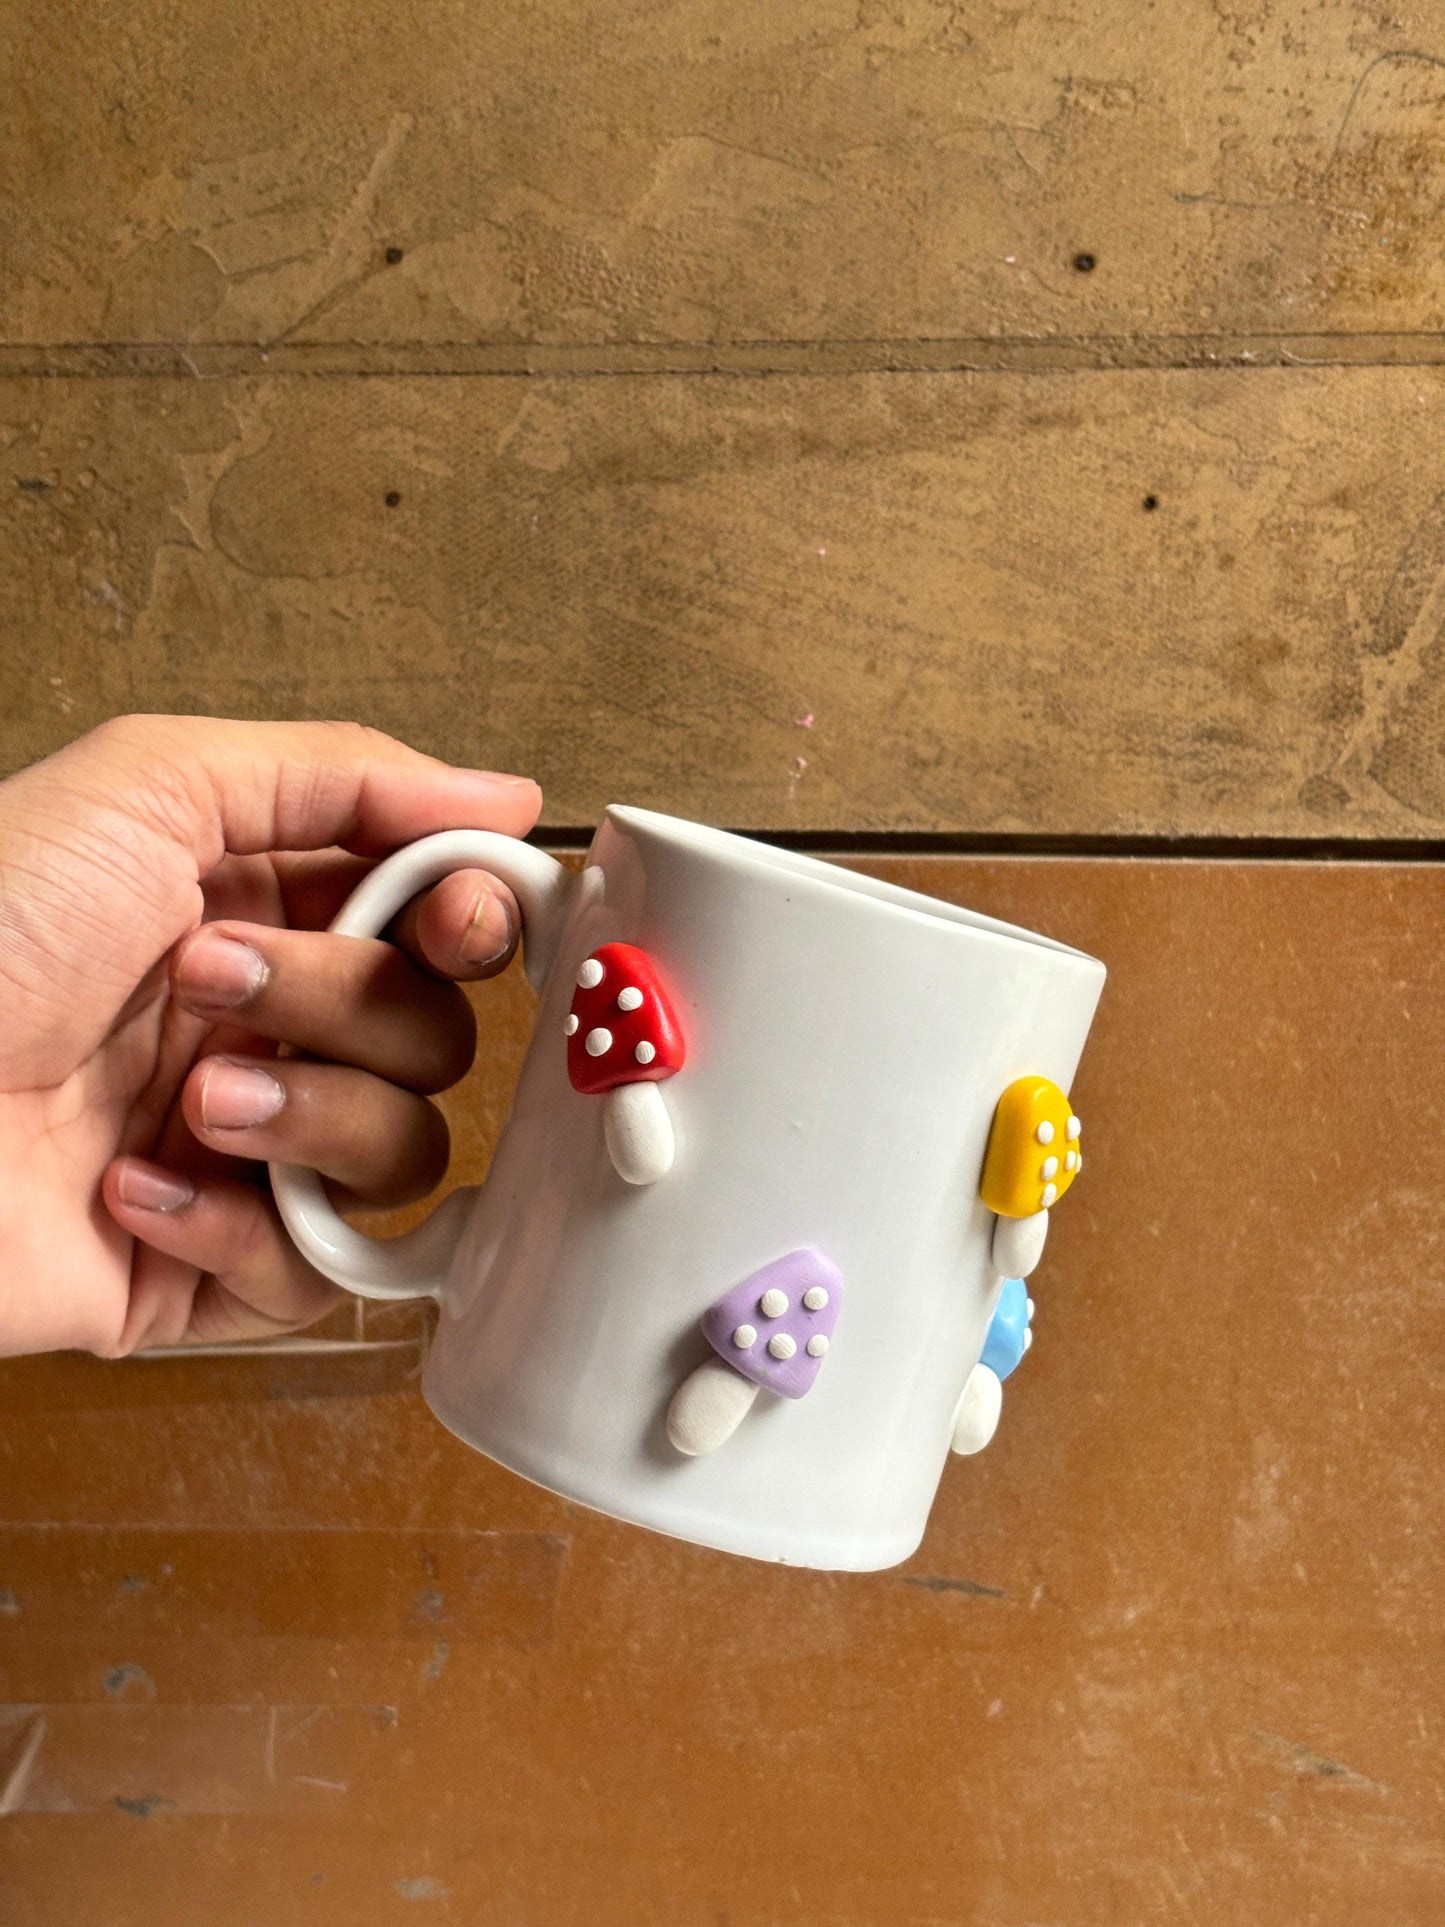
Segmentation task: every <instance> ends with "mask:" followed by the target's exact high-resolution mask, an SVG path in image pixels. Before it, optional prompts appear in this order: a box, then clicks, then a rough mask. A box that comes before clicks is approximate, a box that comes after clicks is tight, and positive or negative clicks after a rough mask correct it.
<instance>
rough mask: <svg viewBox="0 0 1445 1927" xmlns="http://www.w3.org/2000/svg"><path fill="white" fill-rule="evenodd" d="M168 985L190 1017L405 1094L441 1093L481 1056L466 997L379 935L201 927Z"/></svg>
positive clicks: (179, 949) (182, 947) (176, 959)
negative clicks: (328, 1062)
mask: <svg viewBox="0 0 1445 1927" xmlns="http://www.w3.org/2000/svg"><path fill="white" fill-rule="evenodd" d="M504 935H505V930H504ZM484 940H485V939H484ZM171 989H172V993H173V995H174V996H175V999H176V1001H177V1003H178V1004H180V1005H181V1006H182V1007H183V1008H184V1009H185V1010H188V1011H190V1012H191V1013H192V1014H193V1015H194V1016H197V1017H203V1018H205V1019H207V1020H208V1021H209V1022H211V1023H225V1024H229V1025H240V1026H244V1028H245V1029H246V1030H247V1031H249V1032H251V1033H252V1034H253V1035H255V1036H258V1037H269V1038H272V1039H274V1040H275V1041H277V1042H281V1043H286V1044H291V1045H294V1046H295V1047H296V1048H297V1049H298V1050H303V1051H309V1052H312V1053H314V1054H315V1055H316V1056H318V1057H327V1058H332V1059H334V1060H335V1061H337V1062H338V1063H343V1064H351V1065H353V1066H355V1067H356V1068H358V1069H360V1070H365V1071H370V1072H371V1073H372V1074H373V1075H374V1076H376V1077H384V1078H386V1079H388V1080H389V1081H390V1082H391V1083H394V1084H403V1085H405V1086H406V1087H407V1089H408V1090H413V1091H440V1090H445V1089H446V1088H447V1086H448V1085H449V1084H455V1083H456V1081H457V1079H458V1078H460V1077H465V1076H466V1074H467V1071H468V1070H469V1069H470V1067H471V1062H472V1057H473V1055H474V1054H475V1051H476V1042H477V1026H476V1018H475V1017H474V1016H473V1014H472V1007H471V1005H470V1004H469V1003H468V1002H467V999H466V997H465V996H464V994H463V993H462V992H461V991H460V990H458V988H457V987H456V985H455V984H449V983H443V982H442V981H441V980H440V979H439V978H437V977H436V976H434V975H433V974H432V973H431V972H430V971H426V970H423V969H421V968H420V967H419V966H418V965H417V964H414V963H413V962H412V961H411V959H410V958H409V957H406V956H404V955H403V954H402V952H401V951H400V950H399V949H398V948H397V947H396V945H395V944H389V943H383V942H382V941H381V939H380V938H378V937H335V936H330V935H328V934H327V933H326V932H324V931H317V930H276V929H272V928H269V927H268V926H267V925H265V924H250V923H205V924H202V925H201V927H200V929H199V930H197V931H195V932H194V933H193V934H192V935H191V936H189V937H187V938H185V939H184V940H183V941H182V942H181V943H180V944H178V945H177V946H176V950H175V952H174V954H173V957H172V962H171Z"/></svg>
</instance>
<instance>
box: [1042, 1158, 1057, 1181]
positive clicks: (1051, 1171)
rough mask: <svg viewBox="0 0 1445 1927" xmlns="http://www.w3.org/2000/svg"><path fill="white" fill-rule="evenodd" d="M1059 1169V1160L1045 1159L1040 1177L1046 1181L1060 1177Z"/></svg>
mask: <svg viewBox="0 0 1445 1927" xmlns="http://www.w3.org/2000/svg"><path fill="white" fill-rule="evenodd" d="M1058 1169H1059V1160H1058V1159H1057V1158H1045V1159H1044V1161H1043V1163H1042V1164H1041V1165H1040V1166H1039V1176H1040V1177H1041V1178H1045V1179H1047V1178H1052V1177H1056V1176H1057V1175H1058Z"/></svg>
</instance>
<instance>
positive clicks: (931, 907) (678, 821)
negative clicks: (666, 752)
mask: <svg viewBox="0 0 1445 1927" xmlns="http://www.w3.org/2000/svg"><path fill="white" fill-rule="evenodd" d="M604 819H605V820H606V821H608V822H611V823H614V824H616V826H617V827H618V828H619V829H622V830H625V831H628V832H634V833H637V832H640V833H641V834H643V835H648V836H651V837H653V838H655V839H656V840H657V841H658V842H660V843H665V844H670V845H672V846H674V847H682V848H686V849H689V850H693V851H696V852H697V853H699V854H701V855H703V856H711V857H714V858H718V859H722V858H725V859H727V860H728V861H729V862H730V863H733V864H741V865H742V866H743V867H744V868H747V869H751V870H753V871H755V872H759V873H771V874H777V873H780V872H781V873H782V874H784V875H786V876H789V877H791V878H793V879H796V880H797V881H798V882H800V883H803V884H806V885H810V886H811V887H812V888H814V889H816V890H821V891H826V892H827V893H828V894H829V895H832V896H845V897H850V898H852V899H853V901H854V902H856V903H858V904H859V905H860V906H862V905H868V904H871V905H872V906H873V907H874V908H876V909H879V910H891V911H894V912H896V913H897V914H899V915H902V916H910V917H917V918H919V919H921V920H923V921H925V922H927V923H928V924H930V925H933V926H934V927H937V926H940V925H941V926H943V927H944V928H951V929H954V930H958V931H960V932H966V933H967V934H969V935H971V936H975V937H994V938H997V939H999V940H1000V941H1002V942H1006V943H1024V944H1029V945H1031V946H1033V947H1034V948H1036V949H1040V950H1047V951H1050V952H1051V953H1052V954H1053V955H1055V956H1058V957H1066V958H1072V959H1073V960H1075V961H1076V962H1079V963H1086V964H1091V965H1093V966H1094V968H1095V969H1097V970H1100V971H1102V970H1103V969H1104V964H1103V962H1102V961H1101V959H1099V958H1098V957H1094V956H1091V955H1090V954H1089V952H1088V951H1087V950H1079V949H1077V948H1076V947H1075V946H1074V945H1073V944H1068V943H1062V942H1060V940H1059V939H1058V938H1057V937H1046V936H1044V935H1043V934H1042V933H1041V932H1039V931H1037V930H1027V929H1025V928H1024V926H1023V925H1022V924H1017V923H1006V922H1004V921H1003V919H1002V918H999V917H989V916H985V915H984V914H983V913H982V912H981V911H978V910H969V909H967V908H966V907H965V906H963V905H962V904H956V903H948V902H946V901H945V900H944V899H943V898H941V897H931V896H928V895H926V894H925V893H924V892H923V891H921V890H907V889H905V888H904V887H903V886H902V885H901V884H897V883H886V882H884V881H882V879H880V878H877V877H869V876H863V875H860V874H859V872H857V871H856V870H847V869H844V868H843V866H842V865H841V864H837V863H829V862H826V861H825V860H823V859H822V858H820V857H814V856H808V855H806V854H805V853H804V852H802V851H799V850H788V849H784V848H781V847H780V846H779V845H777V844H774V843H762V842H759V841H757V840H756V839H755V838H753V837H749V836H741V835H739V834H738V833H737V832H736V831H733V830H719V829H716V828H715V827H714V826H713V825H712V824H709V823H696V822H693V821H692V820H691V819H690V818H688V817H685V816H668V815H666V814H665V813H664V812H662V811H660V810H649V809H645V808H643V807H642V806H641V805H639V804H635V803H609V804H608V805H607V808H606V810H605V811H604Z"/></svg>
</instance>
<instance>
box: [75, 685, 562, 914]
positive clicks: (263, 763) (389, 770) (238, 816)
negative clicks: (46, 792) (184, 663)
mask: <svg viewBox="0 0 1445 1927" xmlns="http://www.w3.org/2000/svg"><path fill="white" fill-rule="evenodd" d="M81 756H85V757H91V758H96V759H100V761H101V762H103V764H104V767H99V766H93V767H92V770H91V771H89V772H87V773H88V774H91V775H92V776H93V777H95V778H99V779H100V782H101V784H102V785H103V786H104V787H106V788H110V787H111V786H112V784H116V785H118V786H120V793H121V794H123V795H124V796H125V797H126V798H127V799H128V805H129V810H130V813H131V814H133V815H140V816H142V817H144V818H145V819H146V820H147V821H148V823H149V826H150V827H151V828H153V829H156V830H159V831H160V832H162V833H163V834H165V835H166V836H167V837H169V838H171V839H173V840H175V841H178V842H180V843H182V844H183V845H185V846H186V847H187V848H188V849H189V850H190V851H191V852H192V853H193V854H194V857H195V860H196V865H197V869H198V871H199V873H200V874H201V875H202V876H204V875H205V873H206V872H207V871H208V870H209V869H211V868H212V867H213V865H214V864H216V863H218V862H219V861H220V859H221V858H222V856H224V855H226V854H227V853H228V852H229V853H231V854H233V855H237V856H250V855H255V854H258V853H263V852H266V851H270V850H319V849H326V848H329V847H331V846H332V845H333V844H339V845H341V847H342V848H343V849H347V850H351V851H354V852H356V853H357V854H358V855H363V856H374V855H379V854H381V853H383V852H384V851H387V850H391V849H395V848H396V847H397V845H398V844H401V843H409V842H411V841H412V840H413V839H414V838H415V837H419V836H426V835H428V834H429V833H430V832H431V831H433V830H454V829H494V830H502V831H504V832H505V833H507V834H508V835H511V836H524V835H525V834H526V833H527V831H528V830H530V829H531V827H532V825H533V824H534V823H535V822H536V820H537V817H538V814H539V812H540V810H541V807H542V792H541V790H540V789H539V788H538V787H537V785H536V784H535V783H534V782H533V781H532V780H531V778H530V777H525V776H501V775H495V774H493V773H492V772H490V771H487V770H474V769H453V768H452V767H451V766H450V765H449V764H447V763H442V762H438V761H437V760H436V758H435V757H432V756H424V755H422V753H421V752H420V751H419V750H415V749H410V748H408V746H407V745H406V744H405V743H399V742H398V741H397V740H396V738H395V737H393V736H387V735H385V734H383V732H382V731H380V730H377V729H368V728H367V727H365V725H363V724H361V723H344V722H317V723H243V722H230V721H225V720H221V719H219V718H215V717H208V716H197V717H190V716H123V717H120V718H118V719H116V720H115V721H113V722H110V723H104V724H102V725H101V727H100V728H99V729H98V730H93V731H92V732H91V734H90V735H89V736H85V737H82V738H81V739H80V741H79V742H76V743H73V744H71V745H70V747H69V748H68V749H66V750H62V751H61V752H60V754H59V756H58V757H56V758H53V759H52V762H53V763H57V764H58V763H61V762H63V761H65V760H67V759H68V758H71V757H81ZM117 800H118V801H119V800H120V796H119V795H117Z"/></svg>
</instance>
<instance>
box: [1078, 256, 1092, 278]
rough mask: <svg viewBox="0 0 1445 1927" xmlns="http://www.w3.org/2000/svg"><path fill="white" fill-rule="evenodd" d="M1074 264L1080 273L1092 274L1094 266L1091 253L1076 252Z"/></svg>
mask: <svg viewBox="0 0 1445 1927" xmlns="http://www.w3.org/2000/svg"><path fill="white" fill-rule="evenodd" d="M1074 266H1075V267H1076V268H1077V269H1078V270H1079V273H1080V274H1092V273H1093V272H1094V267H1095V262H1094V257H1093V255H1092V254H1076V255H1075V256H1074Z"/></svg>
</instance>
